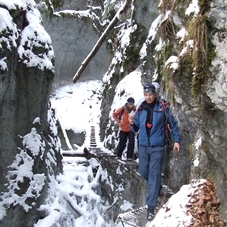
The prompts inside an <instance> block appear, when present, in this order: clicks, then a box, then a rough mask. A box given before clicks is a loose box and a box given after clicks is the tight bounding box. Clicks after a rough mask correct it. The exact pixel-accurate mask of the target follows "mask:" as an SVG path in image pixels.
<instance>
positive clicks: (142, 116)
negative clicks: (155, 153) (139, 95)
mask: <svg viewBox="0 0 227 227" xmlns="http://www.w3.org/2000/svg"><path fill="white" fill-rule="evenodd" d="M166 104H167V103H166ZM164 106H165V105H164ZM164 106H163V102H162V100H161V99H160V98H158V99H157V101H156V103H155V106H154V109H153V122H152V128H151V131H150V135H149V136H148V134H147V130H146V124H147V122H146V120H147V113H148V111H147V110H146V101H144V102H143V103H142V104H141V105H140V107H138V109H137V110H136V113H135V115H134V125H131V126H130V127H131V129H132V131H135V132H136V131H137V130H139V145H140V146H157V145H161V146H163V145H164V144H165V136H166V122H167V123H168V124H169V127H170V129H171V132H172V135H173V138H174V142H178V143H180V133H179V129H178V124H177V121H176V119H175V118H174V116H173V115H172V114H171V112H170V109H169V106H168V105H167V108H164Z"/></svg>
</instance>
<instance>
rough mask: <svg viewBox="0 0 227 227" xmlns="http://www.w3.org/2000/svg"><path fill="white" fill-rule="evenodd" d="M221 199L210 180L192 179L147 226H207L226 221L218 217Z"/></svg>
mask: <svg viewBox="0 0 227 227" xmlns="http://www.w3.org/2000/svg"><path fill="white" fill-rule="evenodd" d="M219 205H220V201H219V200H218V198H217V194H216V192H215V186H214V185H213V183H212V182H211V181H209V180H205V179H200V180H192V181H191V184H189V185H184V186H182V187H181V189H180V191H179V192H178V193H176V194H175V195H173V196H172V197H171V198H170V199H169V201H168V202H167V203H166V204H165V205H164V206H163V207H162V208H161V209H160V210H159V212H158V213H157V215H156V216H155V219H154V220H153V221H152V222H151V223H149V224H148V225H147V227H192V226H193V227H205V226H213V225H214V224H215V226H216V224H218V225H217V226H219V227H222V226H223V227H224V226H225V225H224V222H223V221H222V220H220V219H219V217H218V207H219Z"/></svg>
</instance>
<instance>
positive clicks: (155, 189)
mask: <svg viewBox="0 0 227 227" xmlns="http://www.w3.org/2000/svg"><path fill="white" fill-rule="evenodd" d="M163 150H164V148H163V146H152V147H149V148H148V153H149V154H150V163H149V176H148V193H147V205H148V208H155V207H156V206H157V202H158V194H159V190H160V185H161V173H162V164H163Z"/></svg>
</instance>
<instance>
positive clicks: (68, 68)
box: [40, 0, 111, 89]
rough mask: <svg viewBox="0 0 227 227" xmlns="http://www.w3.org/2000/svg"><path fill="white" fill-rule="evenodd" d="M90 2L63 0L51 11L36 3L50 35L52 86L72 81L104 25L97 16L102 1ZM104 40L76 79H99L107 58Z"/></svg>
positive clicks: (106, 66)
mask: <svg viewBox="0 0 227 227" xmlns="http://www.w3.org/2000/svg"><path fill="white" fill-rule="evenodd" d="M92 2H93V4H90V5H89V4H88V3H89V2H88V1H82V0H78V1H64V4H61V5H60V6H59V7H56V8H55V9H54V13H53V14H51V15H49V14H47V13H46V12H45V11H44V9H43V8H41V7H40V10H41V12H42V17H43V25H44V27H45V29H46V31H47V32H48V34H50V36H51V39H52V42H53V47H54V52H55V65H56V75H55V79H54V83H53V89H55V88H57V87H59V86H62V85H65V84H71V83H72V79H73V77H74V75H75V74H76V72H77V70H78V69H79V67H80V66H81V64H82V62H83V61H84V60H85V58H86V57H87V55H88V54H89V53H90V51H91V50H92V49H93V47H94V45H95V44H96V42H97V41H98V39H99V37H100V36H101V34H102V32H103V30H104V28H105V26H103V25H102V23H101V20H100V17H101V14H102V10H101V7H102V5H100V3H99V5H97V4H98V3H97V2H98V1H97V2H96V1H92ZM48 13H49V12H48ZM104 25H105V24H104ZM106 43H107V40H106ZM106 43H105V44H103V45H102V46H101V48H100V49H99V51H98V53H97V55H96V56H95V57H94V58H93V59H92V60H91V61H90V63H89V64H88V66H87V67H86V69H85V71H84V72H83V75H82V76H81V78H80V80H79V81H86V80H93V79H98V80H101V79H102V77H103V75H104V74H105V72H106V70H107V68H108V66H109V64H110V60H111V53H110V52H109V51H108V50H107V47H106Z"/></svg>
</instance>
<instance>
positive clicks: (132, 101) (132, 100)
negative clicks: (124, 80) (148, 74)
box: [127, 97, 135, 104]
mask: <svg viewBox="0 0 227 227" xmlns="http://www.w3.org/2000/svg"><path fill="white" fill-rule="evenodd" d="M127 102H128V103H131V104H134V103H135V100H134V98H132V97H130V98H128V99H127Z"/></svg>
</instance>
